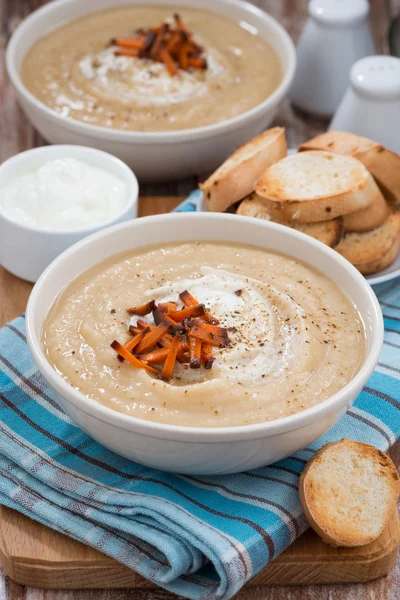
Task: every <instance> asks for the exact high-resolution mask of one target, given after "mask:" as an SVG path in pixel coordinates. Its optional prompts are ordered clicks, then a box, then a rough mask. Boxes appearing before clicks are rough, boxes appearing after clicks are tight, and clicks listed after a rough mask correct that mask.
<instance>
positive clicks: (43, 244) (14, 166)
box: [0, 146, 139, 281]
mask: <svg viewBox="0 0 400 600" xmlns="http://www.w3.org/2000/svg"><path fill="white" fill-rule="evenodd" d="M57 158H75V159H76V160H81V161H83V162H86V163H87V164H89V165H92V166H94V167H98V168H100V169H105V170H107V171H108V172H109V173H112V174H113V175H116V176H117V177H119V178H120V179H122V180H123V181H125V183H126V202H125V204H124V206H123V208H122V210H120V211H119V212H118V213H116V214H115V216H114V217H113V218H112V219H109V220H107V221H106V222H105V223H102V224H101V225H96V226H95V227H85V228H82V229H73V230H63V231H54V230H52V229H38V228H34V227H29V226H27V225H22V224H21V223H17V222H15V221H12V220H11V219H9V218H8V217H6V216H5V215H2V214H1V211H0V264H1V265H2V266H3V267H4V268H5V269H7V271H10V272H11V273H13V274H14V275H17V276H18V277H21V278H22V279H27V280H28V281H36V280H37V278H38V277H39V275H41V273H43V271H44V270H45V268H46V267H47V266H48V265H49V264H50V263H51V262H52V261H53V260H54V259H55V258H56V257H57V256H58V255H59V254H61V252H63V251H64V250H65V249H66V248H69V246H72V245H73V244H75V243H76V242H79V240H81V239H83V238H84V237H87V236H88V235H90V234H92V233H95V232H96V231H99V230H100V229H104V228H105V227H108V226H109V225H115V224H116V223H121V222H122V221H127V220H128V219H134V218H136V217H137V208H138V195H139V186H138V182H137V179H136V177H135V175H134V174H133V173H132V171H131V169H130V168H129V167H128V166H127V165H125V164H124V163H123V162H122V161H121V160H119V159H118V158H115V156H111V155H110V154H107V153H106V152H102V151H101V150H95V149H94V148H85V147H84V146H46V147H42V148H35V149H33V150H27V151H26V152H21V153H20V154H16V155H15V156H12V157H11V158H9V159H8V160H6V161H5V162H4V163H3V164H2V165H1V166H0V194H1V190H2V188H4V187H5V186H6V185H7V184H8V183H9V182H10V181H12V180H13V179H14V178H16V177H18V175H21V174H24V173H26V172H29V171H33V170H35V169H38V168H39V167H40V166H42V165H43V164H44V163H45V162H47V161H49V160H55V159H57Z"/></svg>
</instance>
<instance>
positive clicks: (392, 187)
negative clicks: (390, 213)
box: [299, 131, 400, 203]
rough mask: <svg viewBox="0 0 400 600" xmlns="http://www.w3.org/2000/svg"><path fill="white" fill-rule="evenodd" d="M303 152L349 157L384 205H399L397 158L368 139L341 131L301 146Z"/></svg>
mask: <svg viewBox="0 0 400 600" xmlns="http://www.w3.org/2000/svg"><path fill="white" fill-rule="evenodd" d="M304 150H329V151H330V152H335V153H336V154H349V155H351V156H354V158H357V159H358V160H360V161H361V162H362V163H363V164H364V165H365V166H366V167H367V169H368V171H370V173H371V174H372V175H373V177H374V178H375V180H376V182H377V183H378V185H379V187H380V188H381V190H382V192H383V194H384V196H385V198H386V200H388V202H392V203H396V202H400V156H399V155H398V154H396V153H395V152H392V151H391V150H387V149H386V148H384V147H383V146H382V145H381V144H378V143H377V142H373V141H372V140H369V139H368V138H364V137H360V136H359V135H355V134H354V133H348V132H345V131H327V132H326V133H323V134H322V135H318V136H317V137H315V138H313V139H312V140H309V141H308V142H305V143H304V144H302V145H301V146H300V148H299V152H302V151H304Z"/></svg>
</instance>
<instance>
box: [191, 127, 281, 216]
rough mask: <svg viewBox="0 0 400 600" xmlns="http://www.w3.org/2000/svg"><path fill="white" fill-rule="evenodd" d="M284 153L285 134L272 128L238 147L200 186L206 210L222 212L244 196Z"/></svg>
mask: <svg viewBox="0 0 400 600" xmlns="http://www.w3.org/2000/svg"><path fill="white" fill-rule="evenodd" d="M286 153H287V144H286V137H285V130H284V129H283V128H282V127H274V128H273V129H268V130H267V131H264V133H261V134H260V135H257V136H256V137H255V138H253V139H252V140H250V142H247V144H243V146H240V147H239V148H238V149H237V150H236V151H235V152H234V153H233V154H232V155H231V156H230V157H229V158H228V159H227V160H226V161H225V162H224V163H223V164H222V165H221V166H220V167H219V168H218V169H217V170H216V171H215V172H214V173H213V174H212V175H211V176H210V177H209V178H208V179H207V180H206V181H205V182H204V183H201V184H200V185H199V187H200V189H201V190H202V191H203V194H204V198H205V202H206V206H207V210H210V211H217V212H223V211H224V210H225V209H227V208H228V206H231V205H232V204H234V203H235V202H238V201H239V200H242V198H244V197H245V196H248V195H249V194H250V193H251V192H252V191H253V190H254V187H255V184H256V182H257V181H258V180H259V179H260V177H261V175H262V174H263V173H264V172H265V171H266V169H267V168H268V167H269V166H270V165H272V164H273V163H274V162H276V161H278V160H280V159H281V158H283V157H284V156H286Z"/></svg>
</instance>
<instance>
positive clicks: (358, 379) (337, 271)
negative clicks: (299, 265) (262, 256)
mask: <svg viewBox="0 0 400 600" xmlns="http://www.w3.org/2000/svg"><path fill="white" fill-rule="evenodd" d="M190 240H219V241H226V242H231V243H233V244H235V243H245V244H246V243H247V244H252V245H255V246H258V247H260V248H265V249H269V250H275V251H278V252H283V253H285V254H288V255H289V256H293V257H295V258H296V259H298V260H303V261H305V262H306V263H308V264H309V265H311V266H312V267H314V268H316V269H319V270H320V271H321V272H323V273H327V274H329V277H330V278H331V279H332V281H334V282H335V283H336V284H337V285H338V286H339V287H340V288H341V289H342V290H343V291H344V292H345V294H346V295H347V296H348V297H349V298H350V299H351V301H352V302H354V304H355V305H356V307H357V308H358V310H359V312H360V315H361V317H362V319H363V322H364V325H365V330H366V354H365V360H364V363H363V365H362V366H361V369H360V370H359V372H358V373H357V374H356V375H355V377H354V378H353V379H352V380H351V381H350V382H349V383H348V384H347V385H346V386H345V387H344V388H343V389H342V390H340V391H339V392H337V393H336V394H335V395H333V396H332V397H331V398H329V399H328V400H325V401H324V402H321V403H320V404H318V405H317V406H313V407H312V408H309V409H307V410H304V411H303V412H300V413H298V414H295V415H292V416H289V417H286V418H283V419H277V420H276V421H271V422H268V423H259V424H256V425H245V426H241V427H226V428H222V427H218V428H210V429H208V428H200V427H183V426H174V425H164V424H160V423H152V422H150V421H145V420H142V419H138V418H135V417H132V416H128V415H124V414H122V413H119V412H117V411H114V410H112V409H111V408H107V407H106V406H102V405H101V404H98V403H97V402H94V401H93V400H90V399H89V398H87V397H86V396H84V395H83V394H82V393H80V392H79V391H77V390H76V389H74V388H73V387H71V386H70V385H69V384H68V383H67V382H66V381H65V380H64V379H63V378H62V377H60V375H58V374H57V373H56V371H55V370H54V369H53V368H52V367H51V366H50V364H49V363H48V361H47V360H46V356H45V354H44V352H43V347H42V342H41V338H42V329H43V324H44V321H45V318H46V315H47V313H48V311H49V309H50V308H51V306H52V304H53V302H54V301H55V299H56V298H57V296H58V295H59V293H60V292H61V290H62V289H63V288H64V287H65V286H66V285H67V284H68V283H69V282H70V281H71V280H72V279H73V278H74V277H76V276H77V275H78V274H80V273H82V271H84V270H86V269H89V268H90V267H93V266H94V265H96V264H97V263H99V262H100V261H103V260H106V259H108V258H109V257H111V256H113V255H115V254H117V253H119V252H125V251H128V250H135V249H136V248H141V247H143V246H148V245H151V244H164V243H165V244H167V243H169V242H172V241H173V242H180V241H182V242H183V241H190ZM26 333H27V340H28V344H29V348H30V350H31V353H32V356H33V359H34V361H35V363H36V364H37V366H38V368H39V371H40V373H41V374H42V375H43V377H44V379H45V380H46V381H47V383H48V385H49V386H50V387H51V388H52V389H53V391H54V393H55V395H56V397H57V399H58V401H59V402H60V404H61V406H62V407H63V408H64V410H65V411H66V412H67V413H68V414H69V415H70V416H71V418H72V419H73V420H74V421H75V422H76V423H77V424H78V425H79V426H80V427H81V428H82V429H84V430H85V431H86V432H87V433H88V434H89V435H90V436H92V437H93V438H94V439H96V440H97V441H99V442H100V443H102V444H103V445H104V446H106V447H107V448H110V449H111V450H113V451H114V452H117V453H118V454H121V455H122V456H125V457H127V458H130V459H132V460H136V461H138V462H140V463H143V464H145V465H149V466H151V467H156V468H159V469H164V470H167V471H175V472H179V473H202V474H217V473H221V474H222V473H234V472H239V471H245V470H248V469H255V468H258V467H261V466H262V465H267V464H270V463H272V462H275V461H277V460H279V459H281V458H284V457H286V456H288V455H290V454H292V453H293V452H297V451H298V450H300V449H301V448H304V447H305V446H307V445H308V444H310V443H312V442H313V441H314V440H315V439H316V438H318V437H319V436H320V435H322V434H323V433H325V431H327V430H328V429H329V428H330V427H331V426H332V425H333V424H334V423H335V422H336V421H337V420H338V419H339V418H340V417H341V416H342V415H343V414H344V413H345V412H346V410H347V409H348V408H349V407H350V406H351V404H352V403H353V402H354V400H355V398H356V397H357V395H358V394H359V393H360V391H361V390H362V387H363V385H364V384H365V382H366V381H367V379H368V378H369V376H370V375H371V373H372V371H373V370H374V368H375V365H376V363H377V360H378V357H379V353H380V350H381V347H382V342H383V319H382V313H381V309H380V307H379V303H378V300H377V298H376V296H375V294H374V292H373V291H372V289H371V287H370V286H369V285H368V283H367V282H366V281H365V279H364V277H363V276H362V275H361V274H360V273H359V272H358V271H357V270H356V269H355V268H354V267H353V266H352V265H351V264H350V263H349V262H348V261H347V260H346V259H344V258H343V257H342V256H340V254H338V253H337V252H335V251H334V250H332V249H331V248H328V246H326V245H324V244H322V243H321V242H318V241H317V240H315V239H314V238H312V237H310V236H308V235H305V234H303V233H300V232H298V231H295V230H294V229H289V228H288V227H285V226H282V225H277V224H275V223H270V222H268V221H262V220H260V219H254V218H249V217H238V216H237V215H227V214H217V213H213V214H207V213H198V214H190V213H186V214H184V213H181V214H177V213H175V214H168V215H158V216H156V217H146V218H143V219H137V220H136V221H130V222H128V223H124V224H122V225H117V226H116V227H111V228H109V229H107V230H105V231H102V232H100V233H98V234H95V235H93V236H91V237H90V238H88V239H86V240H83V241H82V242H79V243H78V244H76V245H75V246H74V247H73V248H70V249H69V250H67V251H66V252H64V254H63V255H62V256H60V257H59V258H58V259H57V260H55V261H54V262H53V264H52V265H50V266H49V268H48V269H47V270H46V271H45V273H43V275H42V276H41V278H40V279H39V281H38V282H37V284H36V286H35V287H34V289H33V292H32V294H31V297H30V299H29V302H28V308H27V312H26Z"/></svg>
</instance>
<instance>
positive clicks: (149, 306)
mask: <svg viewBox="0 0 400 600" xmlns="http://www.w3.org/2000/svg"><path fill="white" fill-rule="evenodd" d="M155 305H156V303H155V300H150V302H146V304H141V305H140V306H132V307H131V308H127V309H126V310H127V312H128V313H129V314H130V315H140V316H141V317H144V316H145V315H148V314H149V313H151V312H152V311H153V310H154V308H155Z"/></svg>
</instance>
